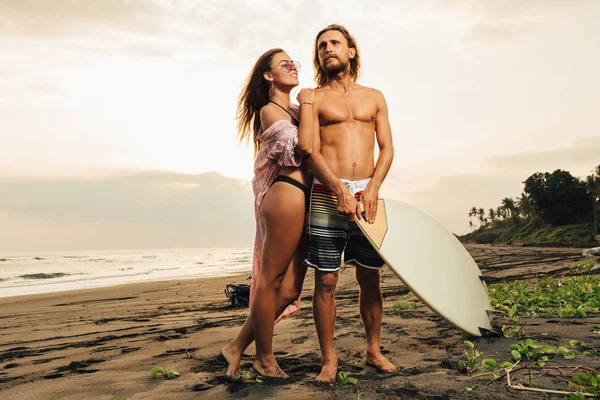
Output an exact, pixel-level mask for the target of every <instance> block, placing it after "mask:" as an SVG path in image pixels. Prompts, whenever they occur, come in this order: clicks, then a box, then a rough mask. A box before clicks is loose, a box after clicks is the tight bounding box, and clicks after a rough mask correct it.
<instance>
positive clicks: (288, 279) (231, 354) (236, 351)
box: [221, 235, 308, 378]
mask: <svg viewBox="0 0 600 400" xmlns="http://www.w3.org/2000/svg"><path fill="white" fill-rule="evenodd" d="M307 244H308V237H307V236H306V235H302V239H301V240H300V245H299V246H298V248H297V250H296V253H295V254H294V259H293V260H292V262H291V263H290V265H289V267H288V270H287V272H286V273H285V277H284V278H283V282H282V283H281V287H280V288H279V293H278V295H277V303H276V304H277V312H276V314H277V317H279V315H280V314H281V313H282V312H283V311H284V310H285V309H286V308H287V306H289V305H290V304H291V303H292V302H293V301H294V300H296V299H297V298H298V296H300V292H301V291H302V285H303V284H304V277H305V276H306V266H305V265H304V259H305V258H306V250H307ZM253 341H254V324H253V319H252V313H249V314H248V317H247V318H246V321H245V322H244V325H242V329H240V331H239V332H238V334H237V336H236V337H235V339H233V341H231V342H230V343H228V344H227V345H226V346H225V347H223V349H222V350H221V354H223V356H224V357H225V359H226V360H227V363H228V367H227V375H228V376H231V377H234V378H237V377H239V373H238V368H239V367H240V363H241V360H242V354H244V351H245V350H246V348H248V346H250V344H251V343H252V342H253Z"/></svg>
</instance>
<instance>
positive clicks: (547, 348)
mask: <svg viewBox="0 0 600 400" xmlns="http://www.w3.org/2000/svg"><path fill="white" fill-rule="evenodd" d="M540 350H541V351H543V352H544V353H546V354H556V351H557V350H558V348H557V347H556V346H550V345H547V344H545V345H543V346H541V347H540Z"/></svg>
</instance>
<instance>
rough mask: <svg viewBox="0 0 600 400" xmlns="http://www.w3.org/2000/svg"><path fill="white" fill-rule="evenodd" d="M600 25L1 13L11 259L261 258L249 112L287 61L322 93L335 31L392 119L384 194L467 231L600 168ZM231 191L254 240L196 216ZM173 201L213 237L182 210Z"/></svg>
mask: <svg viewBox="0 0 600 400" xmlns="http://www.w3.org/2000/svg"><path fill="white" fill-rule="evenodd" d="M599 18H600V2H597V1H595V0H587V1H586V0H538V1H534V0H505V1H475V0H473V1H466V0H437V1H433V0H430V1H418V2H417V1H391V0H390V1H380V2H376V3H373V2H372V1H371V2H368V1H359V0H349V1H325V0H294V1H291V0H280V1H260V0H239V1H229V0H199V1H192V0H90V1H86V2H81V1H76V0H53V1H52V2H43V1H41V0H40V1H22V0H0V252H1V251H3V250H5V251H9V250H10V251H21V250H23V251H25V250H27V251H29V250H31V251H34V250H37V249H47V250H50V249H63V248H64V249H70V248H77V249H87V248H116V247H119V248H122V247H139V248H142V247H205V246H213V245H223V246H227V245H228V244H230V243H229V242H231V244H233V242H235V244H236V245H237V244H242V245H245V244H248V245H250V244H251V243H252V240H253V235H252V234H251V231H252V229H251V227H252V224H253V220H252V214H253V209H252V198H251V192H250V186H249V181H250V179H251V178H252V166H253V152H252V149H251V148H250V147H246V146H243V145H240V144H239V143H237V141H236V129H235V119H234V115H235V106H236V100H237V96H238V94H239V92H240V90H241V88H242V83H243V81H244V79H245V78H246V76H247V75H248V73H249V72H250V69H251V67H252V65H253V64H254V62H255V61H256V59H257V58H258V56H259V55H260V54H262V53H263V52H264V51H266V50H268V49H270V48H273V47H282V48H284V49H285V50H286V51H287V52H288V53H289V54H290V56H291V57H292V58H294V59H295V60H298V61H300V62H302V64H303V69H302V70H301V72H300V82H301V84H300V86H301V87H314V86H315V84H314V81H313V70H312V67H311V64H312V48H313V42H314V39H315V37H314V36H315V35H316V33H317V32H318V31H319V30H320V29H321V28H323V27H325V26H326V25H328V24H330V23H340V24H343V25H345V26H346V27H347V28H348V29H349V30H350V32H351V33H352V34H353V35H354V36H355V37H356V39H357V42H358V46H359V51H360V54H361V58H362V61H363V71H362V75H361V77H360V79H359V83H361V84H363V85H365V86H370V87H375V88H377V89H379V90H381V91H382V92H383V93H384V95H385V98H386V101H387V103H388V107H389V118H390V122H391V126H392V132H393V139H394V147H395V158H394V163H393V165H392V168H391V170H390V172H389V175H388V178H387V179H386V182H385V183H384V186H383V187H382V190H381V192H380V194H381V196H382V197H386V198H392V199H397V200H402V201H406V202H408V203H410V204H413V205H415V206H417V207H419V208H421V209H422V210H424V211H426V212H428V213H429V214H431V215H432V216H434V217H435V218H436V219H438V220H439V221H440V222H442V223H443V224H444V225H445V226H446V227H447V228H448V229H450V230H451V231H453V232H455V233H466V232H468V229H469V228H468V221H469V218H468V211H469V209H470V208H471V207H473V206H476V207H477V208H479V207H483V208H485V209H488V208H490V207H494V208H495V207H497V206H498V205H499V204H500V200H501V199H502V198H504V197H516V196H518V195H519V194H520V193H521V191H522V188H523V185H522V182H523V181H524V180H525V179H526V178H527V177H528V176H530V175H531V174H533V173H534V172H537V171H540V172H551V171H554V170H555V169H559V168H560V169H565V170H568V171H570V172H571V173H572V174H573V175H575V176H578V177H581V178H584V177H585V176H586V175H588V174H590V172H591V170H592V169H593V168H594V166H596V165H598V164H600V156H599V155H600V115H599V114H600V113H598V110H600V75H599V74H598V73H597V71H599V70H600V51H598V49H599V48H600V25H598V24H597V21H598V19H599ZM212 172H216V173H218V174H212ZM207 173H210V174H208V175H206V174H207ZM209 178H210V179H209ZM207 180H208V181H210V185H209V184H207V183H206V181H207ZM124 182H125V183H124ZM202 185H205V186H202ZM216 187H221V188H224V187H227V190H223V191H218V192H219V193H221V195H222V196H226V195H230V194H231V193H238V192H236V191H237V190H243V191H244V192H243V193H244V195H243V196H242V195H240V196H237V199H238V200H239V201H240V202H241V203H240V204H243V206H242V207H241V208H240V212H241V213H242V212H243V210H247V215H245V214H244V216H243V217H242V216H240V221H241V222H239V224H241V225H240V226H243V229H237V230H236V229H234V228H232V225H228V224H229V222H231V223H233V224H234V225H235V222H232V221H229V222H228V224H222V226H220V227H218V224H217V223H216V222H215V224H216V225H214V227H213V228H211V229H217V230H218V231H219V232H220V234H223V235H225V236H223V237H224V239H219V240H217V239H216V238H219V237H221V236H219V235H220V234H217V235H209V236H208V237H207V235H206V229H203V228H205V227H203V224H202V223H201V222H198V221H197V218H198V217H197V216H191V214H193V213H195V212H198V208H199V209H202V206H203V205H204V203H203V202H205V201H206V199H207V198H210V201H211V202H213V203H214V204H213V203H211V204H213V205H214V206H215V207H216V205H219V204H221V205H223V204H227V205H228V207H233V205H232V204H230V203H228V202H226V201H224V200H226V199H224V198H220V199H217V198H216V197H215V196H216V195H214V194H212V193H210V191H211V190H215V188H216ZM42 188H43V189H42ZM74 193H77V194H76V195H74ZM90 193H94V194H95V195H94V197H93V198H92V196H91V195H90ZM248 193H249V194H248ZM200 194H201V195H200ZM73 196H75V197H74V198H76V199H78V202H73ZM175 199H177V201H178V203H176V204H178V205H179V207H180V210H185V212H186V213H188V214H186V215H189V218H188V219H189V220H192V221H197V222H198V223H197V226H190V223H189V221H187V220H186V218H183V217H182V216H173V215H172V213H169V212H166V211H165V208H164V207H166V206H165V205H166V204H172V203H170V202H172V201H175ZM99 204H101V205H102V206H99ZM207 204H208V203H207ZM108 205H110V207H109V206H108ZM98 207H100V209H102V210H104V211H102V212H99V211H98V209H99V208H98ZM157 207H158V209H157ZM207 207H208V206H207ZM211 207H212V206H211ZM236 207H237V206H236ZM244 207H245V208H244ZM108 209H110V210H116V211H115V212H113V211H110V212H109V211H107V210H108ZM144 210H145V211H144ZM215 210H216V209H215ZM219 210H222V209H219ZM215 212H216V211H215ZM218 212H221V211H218ZM132 213H133V214H136V215H137V216H138V217H137V219H133V220H132V219H131V218H129V217H128V215H130V214H132ZM144 213H146V214H144ZM213 214H214V213H213ZM156 215H160V216H161V217H160V221H158V220H157V217H156ZM236 215H237V214H236ZM161 224H163V225H164V224H167V225H168V226H169V228H168V229H162V228H163V227H164V226H163V225H161ZM234 230H236V232H237V233H238V234H240V235H241V234H242V233H243V237H242V236H240V237H239V238H235V240H234V239H233V238H232V237H228V236H227V232H230V233H231V232H232V231H234ZM248 232H250V234H248ZM228 241H229V242H228Z"/></svg>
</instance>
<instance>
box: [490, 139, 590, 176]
mask: <svg viewBox="0 0 600 400" xmlns="http://www.w3.org/2000/svg"><path fill="white" fill-rule="evenodd" d="M485 164H486V165H487V166H488V167H490V168H493V169H495V170H497V171H529V172H531V173H533V172H535V171H540V172H551V171H554V170H556V169H565V170H570V169H572V168H581V167H583V168H588V169H590V170H591V169H592V168H593V167H594V166H596V165H598V164H600V137H595V138H594V137H592V138H583V139H576V140H573V141H572V142H571V144H570V145H569V146H567V147H564V148H559V149H554V150H544V151H531V152H524V153H517V154H506V155H499V156H493V157H490V158H489V159H487V160H486V162H485Z"/></svg>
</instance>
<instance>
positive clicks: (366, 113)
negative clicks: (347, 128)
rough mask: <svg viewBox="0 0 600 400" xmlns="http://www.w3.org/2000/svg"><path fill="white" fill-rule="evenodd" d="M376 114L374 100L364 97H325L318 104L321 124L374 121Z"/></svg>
mask: <svg viewBox="0 0 600 400" xmlns="http://www.w3.org/2000/svg"><path fill="white" fill-rule="evenodd" d="M376 115H377V104H376V103H375V101H373V100H371V99H369V98H365V97H356V98H352V97H346V98H340V97H337V98H336V97H333V96H332V97H327V98H324V99H323V101H322V103H321V104H320V106H319V123H320V125H321V126H326V125H332V124H340V123H345V122H366V123H370V122H374V121H375V117H376Z"/></svg>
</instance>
